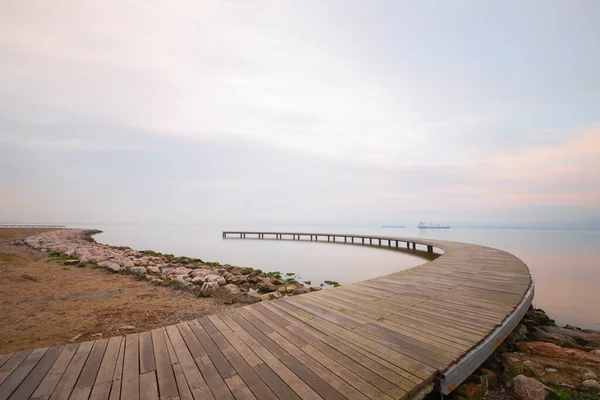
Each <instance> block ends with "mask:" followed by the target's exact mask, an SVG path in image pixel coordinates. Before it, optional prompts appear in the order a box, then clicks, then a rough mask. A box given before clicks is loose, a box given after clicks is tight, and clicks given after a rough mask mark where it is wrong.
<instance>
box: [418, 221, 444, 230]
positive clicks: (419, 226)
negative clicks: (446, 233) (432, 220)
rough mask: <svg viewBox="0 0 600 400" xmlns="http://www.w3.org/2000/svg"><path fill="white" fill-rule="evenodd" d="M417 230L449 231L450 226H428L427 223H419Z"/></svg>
mask: <svg viewBox="0 0 600 400" xmlns="http://www.w3.org/2000/svg"><path fill="white" fill-rule="evenodd" d="M417 228H419V229H450V225H444V224H429V223H427V222H421V223H419V225H417Z"/></svg>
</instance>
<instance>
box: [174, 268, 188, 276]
mask: <svg viewBox="0 0 600 400" xmlns="http://www.w3.org/2000/svg"><path fill="white" fill-rule="evenodd" d="M190 272H192V269H190V268H186V267H178V268H175V270H174V271H173V273H174V274H175V275H189V273H190Z"/></svg>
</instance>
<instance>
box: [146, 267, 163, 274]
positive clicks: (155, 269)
mask: <svg viewBox="0 0 600 400" xmlns="http://www.w3.org/2000/svg"><path fill="white" fill-rule="evenodd" d="M146 270H147V271H148V272H149V273H151V274H154V275H159V274H160V268H158V267H147V268H146Z"/></svg>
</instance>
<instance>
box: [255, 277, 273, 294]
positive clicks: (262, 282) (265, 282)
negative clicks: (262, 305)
mask: <svg viewBox="0 0 600 400" xmlns="http://www.w3.org/2000/svg"><path fill="white" fill-rule="evenodd" d="M258 279H259V281H258V283H257V284H256V287H257V288H258V290H260V291H261V292H266V293H269V292H275V291H276V290H277V286H275V285H274V284H272V283H271V281H270V280H269V279H266V278H258Z"/></svg>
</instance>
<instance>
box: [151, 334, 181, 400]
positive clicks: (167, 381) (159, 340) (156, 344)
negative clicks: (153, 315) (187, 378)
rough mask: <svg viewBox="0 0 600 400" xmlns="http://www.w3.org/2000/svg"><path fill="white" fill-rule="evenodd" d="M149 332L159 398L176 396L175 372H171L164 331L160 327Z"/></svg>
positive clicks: (171, 367)
mask: <svg viewBox="0 0 600 400" xmlns="http://www.w3.org/2000/svg"><path fill="white" fill-rule="evenodd" d="M151 334H152V346H153V349H154V357H155V362H156V376H157V380H158V391H159V394H160V398H161V399H169V398H173V397H176V396H177V395H178V393H179V392H178V391H177V382H176V381H175V374H174V373H173V366H172V364H171V360H170V358H169V352H168V350H167V344H166V342H165V336H164V333H163V331H162V330H161V329H154V330H152V332H151Z"/></svg>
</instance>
